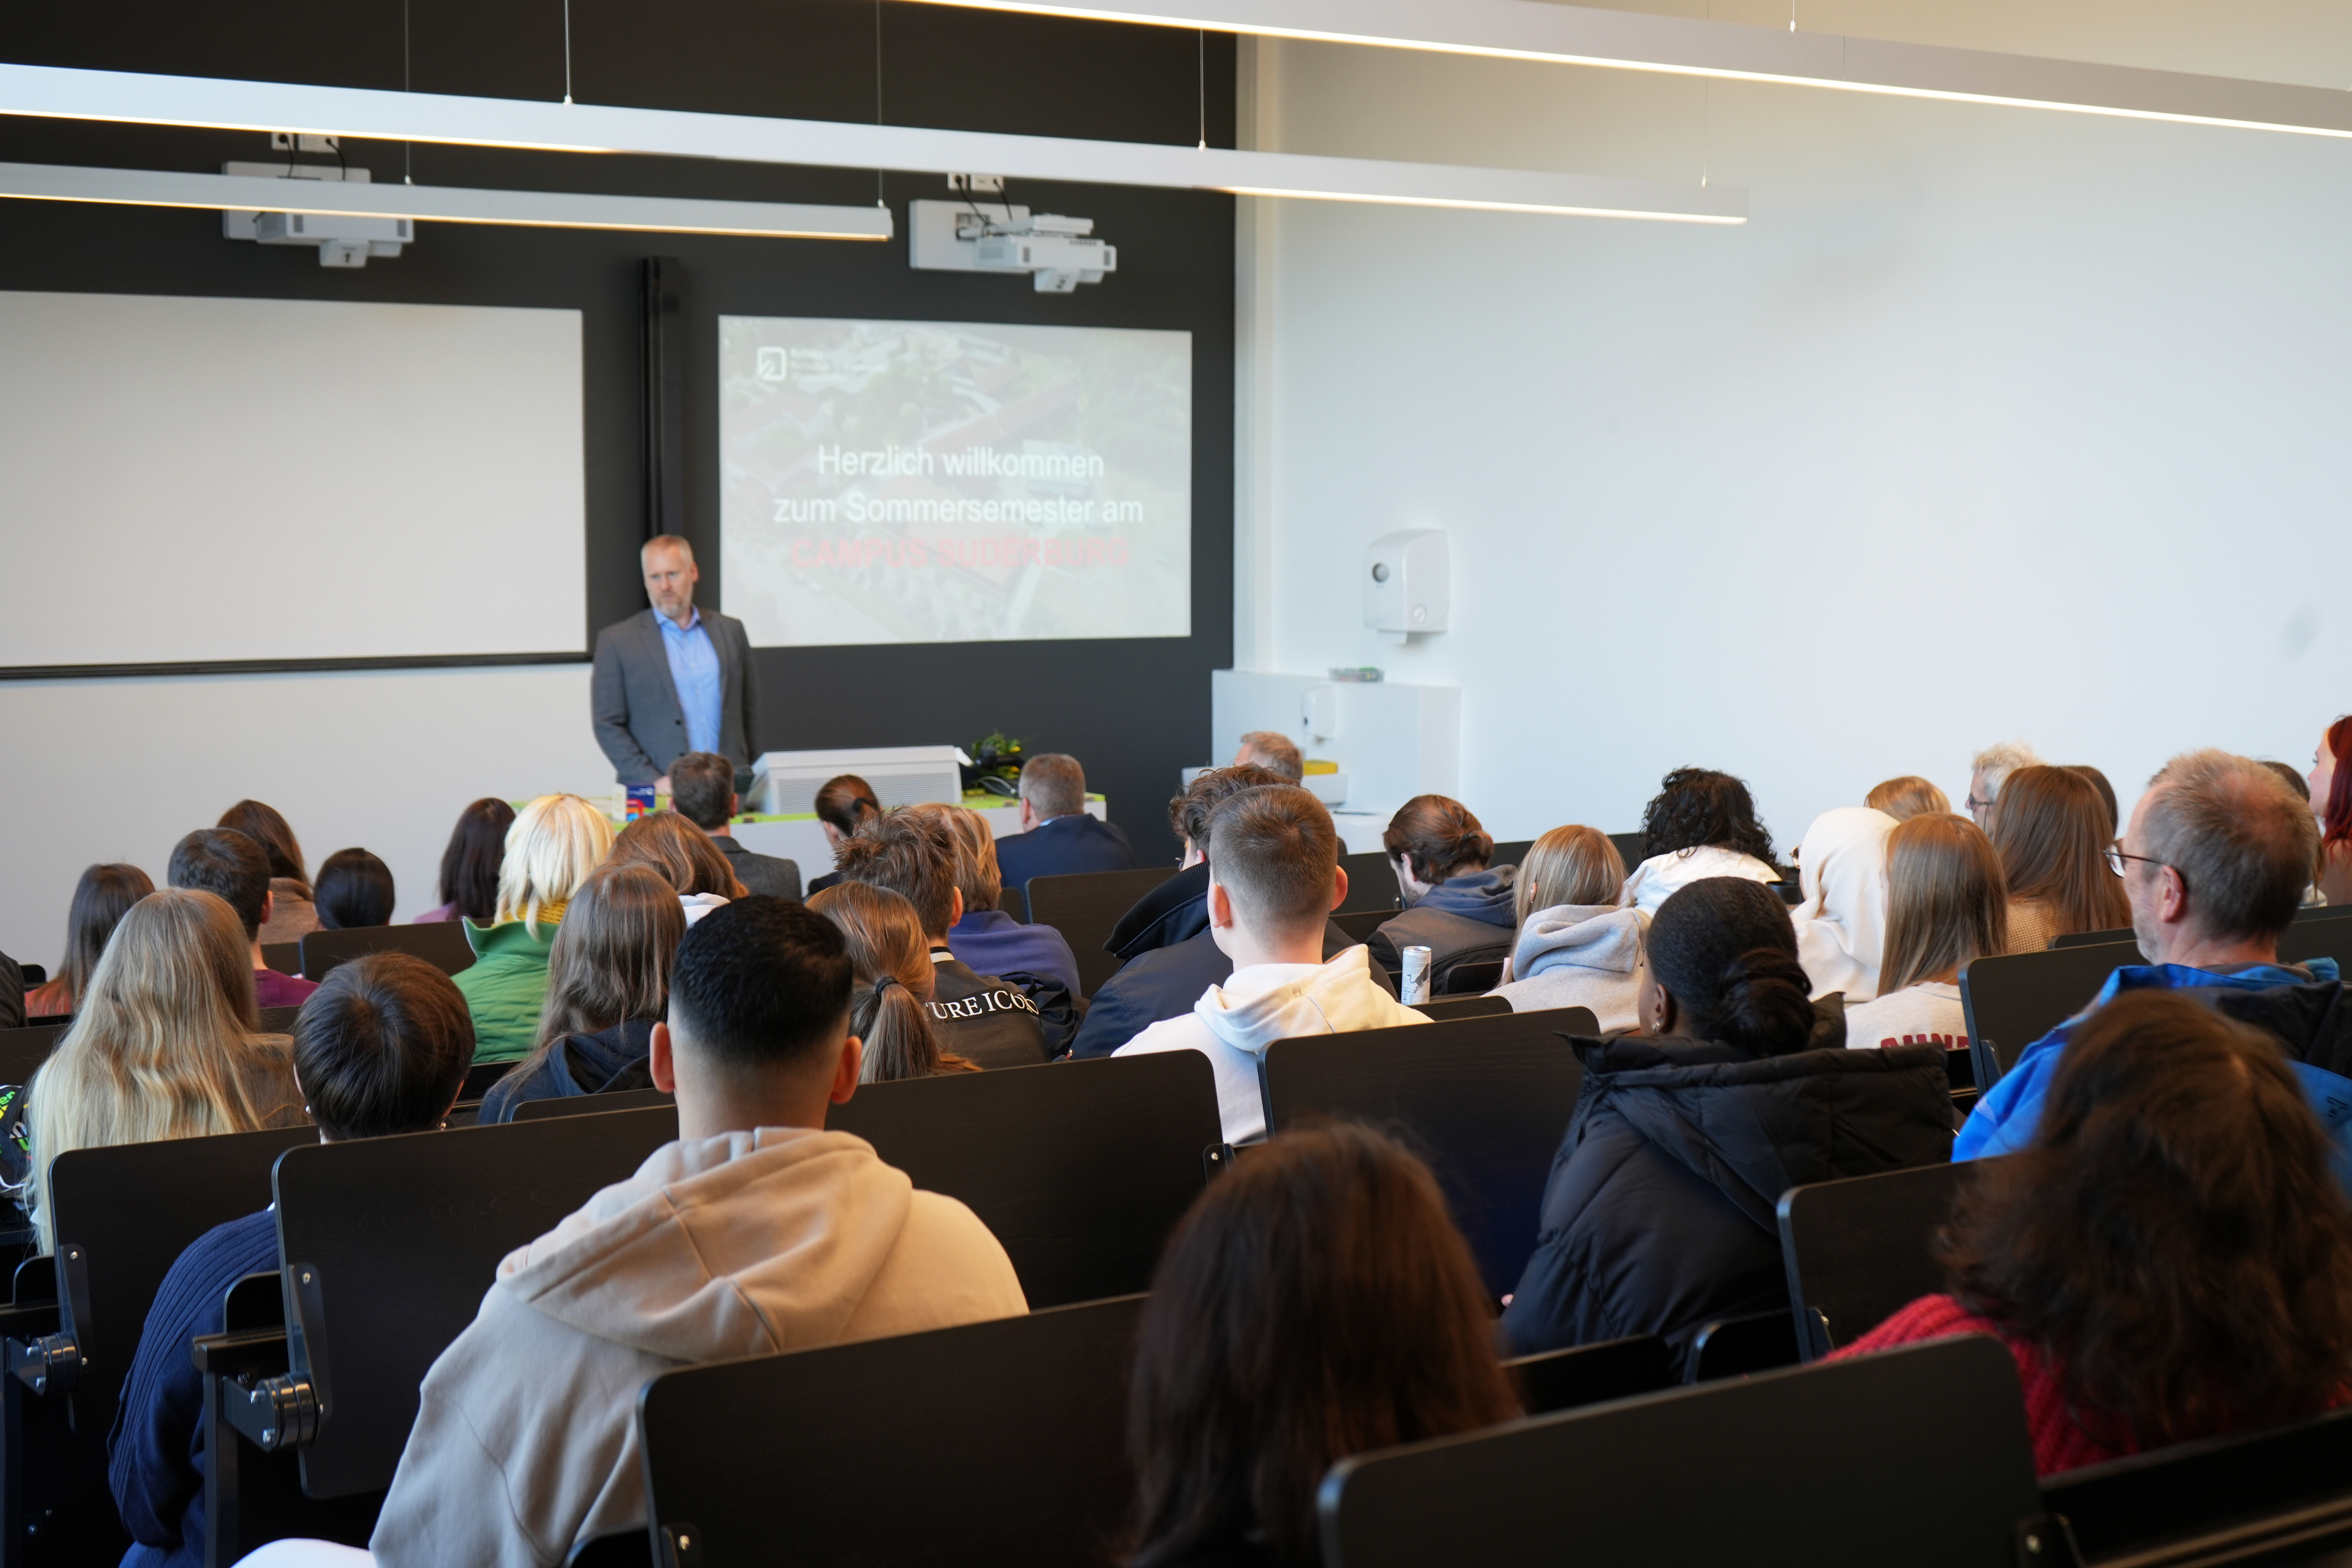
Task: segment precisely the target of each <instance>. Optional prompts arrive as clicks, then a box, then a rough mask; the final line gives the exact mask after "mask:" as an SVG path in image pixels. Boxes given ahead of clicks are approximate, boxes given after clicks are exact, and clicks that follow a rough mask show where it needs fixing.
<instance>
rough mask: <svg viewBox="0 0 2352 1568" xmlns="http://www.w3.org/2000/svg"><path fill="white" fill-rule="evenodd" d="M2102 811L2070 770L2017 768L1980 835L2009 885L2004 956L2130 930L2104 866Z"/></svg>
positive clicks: (2117, 888)
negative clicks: (2090, 934) (2078, 936)
mask: <svg viewBox="0 0 2352 1568" xmlns="http://www.w3.org/2000/svg"><path fill="white" fill-rule="evenodd" d="M2109 821H2110V818H2109V816H2108V812H2107V808H2106V805H2105V803H2104V802H2102V801H2101V800H2100V799H2099V792H2098V790H2097V789H2096V788H2095V787H2094V786H2093V785H2092V784H2091V782H2090V781H2089V780H2088V779H2085V778H2084V777H2083V775H2082V774H2080V773H2076V772H2074V769H2072V768H2045V767H2042V766H2039V765H2036V766H2033V767H2025V768H2020V769H2018V770H2017V771H2016V772H2015V773H2011V774H2010V775H2009V777H2008V779H2007V781H2006V782H2004V783H2003V784H2001V786H2000V805H1998V806H1996V807H1995V808H1994V809H1993V813H1992V821H1991V823H1990V826H1987V827H1986V828H1985V832H1986V833H1987V835H1989V836H1990V837H1991V839H1992V847H1993V848H1994V849H1996V850H1998V851H1999V852H2000V868H2001V876H2002V878H2003V879H2005V880H2006V881H2007V882H2008V884H2009V951H2010V952H2041V951H2042V949H2043V948H2045V947H2048V946H2049V945H2050V943H2051V942H2053V940H2055V939H2056V938H2058V937H2062V936H2070V935H2072V934H2073V933H2074V932H2076V931H2116V930H2118V929H2120V928H2122V927H2124V926H2126V925H2129V924H2130V923H2131V903H2130V900H2127V899H2126V898H2125V897H2124V889H2123V884H2122V883H2121V882H2118V881H2117V880H2116V876H2115V872H2114V871H2113V869H2112V868H2109V866H2108V865H2107V848H2108V847H2109V846H2110V845H2112V844H2113V843H2114V842H2115V837H2116V836H2115V832H2114V830H2113V829H2112V828H2111V827H2110V826H2108V824H2109Z"/></svg>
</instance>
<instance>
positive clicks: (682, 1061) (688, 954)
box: [353, 898, 1029, 1568]
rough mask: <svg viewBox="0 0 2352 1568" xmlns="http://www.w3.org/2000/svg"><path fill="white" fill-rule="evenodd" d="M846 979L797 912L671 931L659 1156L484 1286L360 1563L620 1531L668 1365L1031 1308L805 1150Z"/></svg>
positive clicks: (770, 903)
mask: <svg viewBox="0 0 2352 1568" xmlns="http://www.w3.org/2000/svg"><path fill="white" fill-rule="evenodd" d="M850 983H851V976H850V961H849V954H848V952H847V950H846V948H845V944H844V942H843V939H842V936H841V932H840V931H838V930H837V929H836V928H835V926H834V924H833V922H832V921H828V920H826V919H825V918H824V916H822V915H818V914H812V913H811V912H809V910H807V909H805V908H804V907H803V906H802V905H800V904H797V903H787V902H785V901H784V900H780V899H772V898H748V899H739V900H735V901H734V902H733V903H730V904H728V905H726V906H724V907H723V908H719V909H715V910H711V911H710V912H709V914H707V915H705V916H704V917H703V918H702V919H701V920H700V921H698V922H696V924H695V926H694V928H693V929H692V930H691V931H688V933H687V936H686V940H685V941H684V942H682V943H680V944H679V948H678V956H677V968H676V970H675V972H674V973H673V975H672V979H671V990H670V1005H669V1016H668V1019H667V1022H666V1023H662V1024H657V1025H656V1026H654V1031H653V1041H652V1058H651V1061H650V1068H651V1071H652V1075H653V1079H654V1082H655V1083H656V1085H657V1086H658V1087H660V1088H662V1089H670V1090H673V1091H675V1093H676V1094H677V1113H678V1140H677V1142H675V1143H670V1144H667V1145H665V1146H664V1147H663V1148H661V1149H659V1150H656V1152H655V1153H654V1154H653V1156H652V1157H651V1158H650V1159H648V1160H647V1161H646V1163H645V1164H644V1166H643V1167H641V1168H640V1169H639V1170H638V1172H637V1173H636V1174H635V1176H632V1177H631V1178H629V1180H627V1181H625V1182H623V1183H621V1184H619V1185H617V1186H612V1187H607V1188H605V1189H604V1191H603V1192H601V1193H599V1194H596V1195H595V1196H594V1197H593V1198H592V1199H590V1200H589V1202H588V1205H587V1206H586V1207H584V1208H583V1209H581V1210H580V1211H579V1212H578V1213H576V1214H574V1215H572V1216H570V1217H569V1218H567V1219H565V1220H564V1221H563V1222H562V1224H560V1225H558V1226H556V1227H555V1228H554V1229H553V1230H551V1231H550V1232H548V1234H547V1235H545V1236H543V1237H540V1238H539V1239H538V1240H537V1241H534V1242H532V1243H531V1244H530V1245H529V1246H528V1247H523V1248H521V1249H520V1250H519V1251H517V1252H514V1253H511V1254H509V1256H508V1257H507V1258H506V1259H505V1260H504V1261H503V1262H501V1263H500V1264H499V1269H498V1279H497V1282H496V1283H495V1284H493V1285H492V1286H491V1287H490V1289H489V1293H488V1295H486V1296H485V1297H483V1299H482V1306H481V1310H480V1311H479V1313H478V1314H477V1316H476V1317H475V1319H474V1321H473V1323H472V1324H471V1325H470V1326H469V1327H468V1328H467V1330H466V1331H465V1332H463V1333H461V1334H459V1335H458V1336H457V1340H456V1341H455V1342H452V1343H451V1345H450V1346H449V1348H448V1349H447V1350H446V1351H444V1352H442V1354H441V1357H440V1359H439V1360H438V1361H436V1362H435V1363H433V1369H432V1371H431V1372H429V1373H426V1374H425V1384H424V1387H423V1389H422V1391H421V1394H422V1397H421V1402H420V1405H419V1408H418V1410H417V1415H416V1425H415V1428H414V1429H413V1430H412V1431H411V1432H410V1434H409V1438H408V1447H407V1448H406V1450H405V1451H404V1453H403V1454H402V1455H401V1459H400V1468H399V1471H398V1473H397V1474H395V1475H394V1478H393V1482H392V1491H391V1493H390V1495H389V1496H388V1497H387V1498H386V1499H385V1500H384V1505H383V1513H382V1515H381V1516H380V1518H379V1520H378V1522H377V1524H376V1529H375V1534H374V1537H373V1540H372V1541H371V1542H369V1546H370V1548H371V1550H372V1552H373V1555H374V1560H375V1562H376V1563H379V1564H383V1565H385V1568H408V1565H410V1564H416V1565H420V1568H421V1565H423V1564H427V1563H436V1564H437V1563H469V1564H493V1563H495V1564H500V1565H502V1568H503V1565H512V1568H526V1565H529V1568H545V1565H551V1564H558V1563H562V1562H563V1560H564V1558H565V1556H566V1554H568V1553H569V1552H571V1550H572V1545H573V1544H574V1543H575V1542H580V1541H583V1540H585V1539H587V1538H588V1537H590V1536H593V1535H596V1534H599V1533H602V1532H604V1531H613V1530H620V1529H624V1528H626V1527H628V1526H631V1525H640V1526H641V1525H642V1524H643V1521H644V1520H645V1512H646V1498H645V1479H644V1473H643V1460H642V1458H641V1456H640V1453H639V1450H638V1445H637V1434H636V1427H635V1420H634V1418H633V1417H634V1412H635V1405H636V1399H637V1393H638V1391H639V1390H640V1389H641V1388H643V1387H644V1386H645V1384H646V1381H647V1380H648V1379H650V1378H652V1377H653V1376H654V1375H655V1374H656V1373H661V1372H664V1371H667V1370H668V1369H669V1368H672V1367H677V1366H686V1365H691V1364H694V1363H701V1362H714V1361H723V1360H728V1359H730V1358H734V1357H740V1356H753V1355H771V1354H774V1353H775V1352H780V1351H796V1350H804V1349H807V1348H809V1347H811V1346H816V1345H830V1344H840V1343H844V1342H849V1341H853V1340H869V1339H877V1338H879V1337H881V1336H883V1335H886V1334H904V1333H912V1332H915V1331H920V1330H924V1329H937V1328H946V1327H949V1326H950V1325H953V1324H958V1323H971V1322H978V1321H982V1320H985V1319H990V1318H1004V1317H1013V1316H1017V1315H1019V1314H1021V1313H1024V1312H1025V1311H1027V1310H1029V1309H1028V1302H1027V1301H1026V1300H1025V1299H1024V1297H1023V1295H1022V1292H1021V1283H1020V1281H1019V1279H1016V1278H1015V1277H1014V1274H1013V1264H1012V1262H1011V1260H1010V1259H1009V1258H1006V1257H1005V1255H1004V1248H1003V1247H1002V1246H1000V1245H999V1244H998V1243H997V1240H996V1238H995V1237H993V1236H992V1235H990V1234H989V1232H988V1229H987V1227H986V1226H982V1224H981V1223H980V1221H979V1220H978V1219H977V1218H975V1217H974V1216H973V1215H972V1213H971V1210H970V1209H967V1208H966V1207H964V1205H962V1204H961V1203H958V1202H957V1201H956V1200H955V1199H953V1198H949V1197H942V1196H940V1194H936V1193H927V1192H921V1191H918V1190H917V1189H916V1188H915V1186H914V1184H912V1183H911V1182H910V1181H908V1178H907V1176H906V1174H905V1173H903V1172H900V1171H898V1170H896V1169H894V1168H893V1167H891V1166H889V1165H886V1164H884V1163H882V1161H881V1159H880V1158H879V1157H878V1156H877V1154H876V1153H875V1152H874V1150H873V1147H872V1146H871V1145H870V1144H868V1143H866V1142H865V1140H863V1139H860V1138H856V1137H853V1136H851V1135H850V1134H848V1133H846V1132H828V1131H824V1112H825V1107H826V1105H827V1104H829V1103H835V1102H839V1101H843V1100H848V1099H849V1098H850V1096H851V1094H853V1093H854V1092H855V1091H856V1088H857V1071H858V1059H859V1055H860V1048H859V1043H858V1041H857V1039H856V1037H855V1036H852V1035H850V1034H849V1032H848V1016H849V993H850ZM353 1556H354V1557H356V1556H357V1554H356V1553H354V1554H353Z"/></svg>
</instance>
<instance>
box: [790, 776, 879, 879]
mask: <svg viewBox="0 0 2352 1568" xmlns="http://www.w3.org/2000/svg"><path fill="white" fill-rule="evenodd" d="M810 809H811V810H813V811H814V812H815V813H816V825H817V826H819V827H821V828H823V829H824V842H825V847H827V848H828V849H830V850H832V851H833V858H834V859H835V861H838V860H839V859H840V858H841V847H842V845H844V844H845V843H846V842H848V841H849V840H850V839H851V838H853V837H856V833H857V830H858V828H860V827H861V826H865V825H866V823H868V822H871V821H873V820H874V819H875V818H876V817H877V816H881V815H882V807H881V805H880V804H879V797H878V796H877V795H876V794H875V793H874V786H873V785H872V784H867V783H866V781H865V780H864V779H862V778H859V777H858V776H857V775H856V773H843V774H841V775H839V776H838V777H835V778H829V779H827V780H825V781H824V788H822V789H820V790H818V791H817V792H816V804H815V805H813V806H811V807H810ZM841 879H842V878H841V873H840V872H839V871H838V870H833V871H827V872H826V873H824V875H823V876H821V877H818V878H816V879H814V880H812V881H811V882H810V883H809V885H808V890H809V891H810V892H812V893H815V892H822V891H823V890H824V889H827V888H832V887H838V886H839V885H840V883H841Z"/></svg>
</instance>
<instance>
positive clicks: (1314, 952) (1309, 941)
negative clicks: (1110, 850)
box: [1111, 784, 1429, 1143]
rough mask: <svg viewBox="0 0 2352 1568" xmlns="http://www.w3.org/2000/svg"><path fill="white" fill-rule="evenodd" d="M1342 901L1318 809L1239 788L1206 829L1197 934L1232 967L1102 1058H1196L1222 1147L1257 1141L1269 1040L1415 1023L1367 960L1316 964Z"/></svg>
mask: <svg viewBox="0 0 2352 1568" xmlns="http://www.w3.org/2000/svg"><path fill="white" fill-rule="evenodd" d="M1347 896H1348V873H1347V872H1346V871H1345V870H1343V869H1341V868H1340V866H1339V834H1338V832H1337V831H1336V830H1335V829H1334V828H1333V827H1332V826H1331V814H1330V812H1328V810H1326V809H1325V808H1324V805H1323V803H1322V802H1321V801H1319V800H1318V799H1316V798H1315V797H1314V796H1313V795H1310V794H1308V793H1307V791H1306V790H1304V789H1302V788H1300V787H1299V786H1297V785H1296V784H1267V785H1262V786H1260V787H1259V788H1256V789H1251V790H1244V791H1243V792H1242V793H1241V794H1239V795H1234V797H1233V798H1232V799H1230V800H1228V801H1226V802H1225V803H1224V804H1223V805H1221V806H1219V807H1218V808H1217V810H1216V814H1215V815H1214V816H1212V817H1211V818H1210V819H1209V931H1210V933H1211V935H1212V936H1213V939H1214V940H1215V942H1216V944H1217V946H1218V948H1219V949H1220V950H1222V951H1223V952H1224V954H1225V956H1226V957H1228V958H1230V959H1232V960H1233V961H1234V973H1233V976H1232V978H1230V979H1228V980H1227V981H1226V982H1225V983H1224V984H1222V985H1212V986H1210V987H1209V989H1208V990H1207V991H1206V992H1205V993H1204V994H1202V997H1201V999H1200V1000H1199V1001H1198V1002H1196V1003H1194V1004H1193V1005H1192V1012H1191V1013H1189V1014H1187V1015H1185V1016H1182V1017H1178V1018H1163V1019H1161V1020H1160V1022H1159V1023H1157V1024H1154V1025H1152V1026H1150V1028H1148V1029H1146V1030H1144V1031H1143V1033H1141V1034H1139V1035H1138V1036H1136V1037H1135V1038H1133V1039H1131V1040H1129V1042H1128V1043H1127V1044H1126V1045H1124V1046H1121V1047H1119V1048H1118V1050H1116V1051H1114V1052H1112V1053H1111V1054H1112V1055H1113V1056H1119V1057H1133V1056H1143V1055H1147V1054H1149V1053H1150V1052H1153V1051H1186V1050H1191V1051H1199V1052H1201V1053H1202V1055H1203V1056H1205V1057H1207V1058H1209V1064H1210V1066H1211V1067H1213V1068H1215V1069H1216V1075H1217V1109H1218V1112H1219V1114H1220V1116H1221V1117H1222V1119H1223V1123H1224V1133H1225V1142H1228V1143H1255V1142H1259V1141H1261V1140H1262V1139H1264V1138H1265V1097H1264V1096H1263V1095H1262V1094H1260V1093H1259V1090H1258V1077H1257V1065H1258V1058H1259V1057H1261V1056H1263V1055H1264V1054H1265V1048H1266V1047H1268V1046H1270V1045H1272V1044H1273V1043H1274V1042H1275V1041H1276V1040H1285V1039H1290V1038H1293V1037H1297V1036H1300V1035H1336V1034H1345V1033H1349V1032H1351V1031H1353V1030H1357V1029H1384V1028H1387V1027H1389V1026H1391V1025H1396V1024H1426V1023H1427V1022H1429V1017H1428V1015H1426V1014H1424V1013H1422V1012H1419V1011H1417V1010H1415V1009H1413V1008H1411V1007H1408V1006H1406V1005H1404V1004H1402V1002H1399V1001H1398V1000H1397V999H1396V998H1395V997H1393V996H1391V995H1390V994H1388V992H1387V991H1386V990H1384V989H1383V988H1382V987H1381V984H1380V982H1378V981H1376V980H1374V979H1373V978H1372V972H1371V964H1370V953H1369V951H1368V950H1367V949H1365V948H1363V947H1361V946H1357V947H1350V948H1347V949H1344V950H1342V951H1341V952H1339V954H1338V955H1337V956H1335V957H1333V958H1332V959H1331V960H1330V961H1329V962H1328V963H1326V962H1324V959H1323V923H1324V921H1326V920H1328V918H1329V917H1330V913H1331V911H1332V910H1335V909H1338V908H1339V902H1340V900H1343V899H1345V898H1346V897H1347Z"/></svg>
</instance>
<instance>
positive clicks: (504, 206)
mask: <svg viewBox="0 0 2352 1568" xmlns="http://www.w3.org/2000/svg"><path fill="white" fill-rule="evenodd" d="M0 196H14V197H18V198H23V199H27V200H32V201H50V202H108V203H117V204H121V205H127V206H145V207H215V208H220V209H223V210H227V211H257V212H278V213H328V214H333V215H336V216H342V217H405V218H417V219H430V220H431V221H433V222H435V223H483V224H500V225H510V226H520V227H526V228H620V229H634V230H639V231H643V232H646V233H649V234H739V235H753V236H759V237H765V238H771V239H888V238H889V237H890V235H891V223H890V212H889V209H888V208H887V207H854V206H853V207H828V206H809V205H799V204H794V203H785V202H706V201H690V200H677V199H674V198H671V197H667V196H602V195H566V194H563V193H560V192H551V191H469V190H456V189H448V188H445V187H439V186H434V185H389V184H387V185H377V184H360V183H351V184H346V183H344V182H342V181H339V180H278V179H255V178H251V177H248V176H245V175H239V174H175V173H170V172H167V171H163V170H152V169H83V168H74V167H70V166H68V165H65V164H57V163H0Z"/></svg>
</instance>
